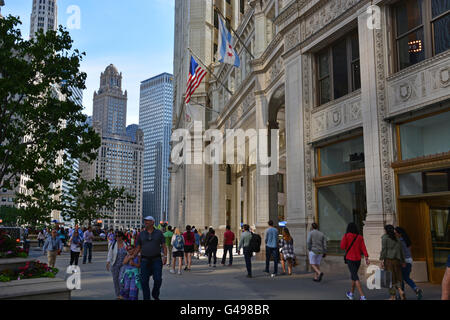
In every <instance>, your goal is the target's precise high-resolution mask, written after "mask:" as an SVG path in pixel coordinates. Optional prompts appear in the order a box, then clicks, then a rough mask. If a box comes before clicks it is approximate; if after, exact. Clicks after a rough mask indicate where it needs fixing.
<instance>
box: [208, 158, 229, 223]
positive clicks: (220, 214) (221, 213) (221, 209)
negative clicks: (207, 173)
mask: <svg viewBox="0 0 450 320" xmlns="http://www.w3.org/2000/svg"><path fill="white" fill-rule="evenodd" d="M225 169H226V168H225V165H222V164H221V165H219V164H214V165H212V188H211V189H212V191H211V197H212V201H211V208H212V214H211V225H212V227H213V228H214V229H219V227H220V226H221V225H224V224H225V219H226V218H225V210H226V203H225V200H226V192H225V191H226V190H225V187H226V186H225V182H226V170H225Z"/></svg>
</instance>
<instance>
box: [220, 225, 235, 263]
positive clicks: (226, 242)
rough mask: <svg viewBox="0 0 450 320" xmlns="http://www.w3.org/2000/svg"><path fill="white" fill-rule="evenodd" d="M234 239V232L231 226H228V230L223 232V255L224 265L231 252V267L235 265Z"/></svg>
mask: <svg viewBox="0 0 450 320" xmlns="http://www.w3.org/2000/svg"><path fill="white" fill-rule="evenodd" d="M233 241H234V233H233V231H231V227H230V226H229V225H228V226H226V231H225V233H224V234H223V256H222V265H223V266H224V265H225V262H226V260H227V253H229V254H230V259H229V264H228V266H229V267H231V266H232V265H233Z"/></svg>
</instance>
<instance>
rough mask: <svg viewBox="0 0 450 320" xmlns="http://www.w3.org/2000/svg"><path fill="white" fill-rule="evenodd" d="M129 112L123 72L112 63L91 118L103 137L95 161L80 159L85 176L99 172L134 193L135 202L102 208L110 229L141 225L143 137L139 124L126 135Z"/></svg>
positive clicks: (115, 184) (105, 72)
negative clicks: (110, 208)
mask: <svg viewBox="0 0 450 320" xmlns="http://www.w3.org/2000/svg"><path fill="white" fill-rule="evenodd" d="M126 114H127V92H126V91H125V93H123V92H122V74H121V73H119V72H118V71H117V69H116V67H114V66H113V65H112V64H111V65H109V66H108V67H107V68H106V70H105V71H104V72H103V73H102V74H101V77H100V89H99V90H98V91H97V92H95V93H94V115H93V117H92V120H91V119H88V121H92V126H93V128H94V130H96V132H97V133H98V134H99V135H100V136H101V137H102V145H101V147H100V148H99V149H98V157H97V159H96V160H95V161H94V163H92V164H87V163H85V162H81V163H80V170H81V175H82V177H83V178H84V179H88V180H89V179H94V178H95V177H96V176H98V177H100V178H102V179H106V180H108V181H109V182H110V183H111V186H112V187H118V188H121V187H124V188H125V190H126V192H127V193H128V194H129V195H131V196H133V197H134V201H133V202H132V203H126V202H124V201H122V200H118V201H116V206H115V209H114V210H106V209H102V210H101V212H102V213H104V214H106V215H108V216H110V217H111V218H110V219H104V220H103V226H104V227H105V228H108V229H109V228H114V229H130V228H132V229H137V228H140V227H142V169H143V165H142V163H143V153H144V138H143V133H142V130H139V129H138V128H135V129H136V130H134V131H133V133H134V136H133V137H131V136H128V135H127V132H126V126H125V125H126ZM131 128H133V126H130V129H131ZM131 131H132V130H131ZM130 134H131V133H130Z"/></svg>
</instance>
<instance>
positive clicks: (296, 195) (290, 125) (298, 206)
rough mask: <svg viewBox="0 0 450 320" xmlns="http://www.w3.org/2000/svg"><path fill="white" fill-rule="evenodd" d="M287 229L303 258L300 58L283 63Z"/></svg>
mask: <svg viewBox="0 0 450 320" xmlns="http://www.w3.org/2000/svg"><path fill="white" fill-rule="evenodd" d="M285 66H286V67H285V70H286V86H285V88H286V94H285V103H286V185H287V193H286V194H287V209H288V210H287V227H288V228H289V231H290V232H291V235H292V237H293V238H294V247H295V248H294V249H295V253H296V254H297V255H306V225H307V220H306V199H305V195H306V192H305V150H304V128H303V120H304V115H303V109H302V101H303V85H302V78H301V75H302V72H301V71H302V56H301V54H300V53H298V54H296V55H295V56H291V57H289V58H288V59H287V60H286V61H285Z"/></svg>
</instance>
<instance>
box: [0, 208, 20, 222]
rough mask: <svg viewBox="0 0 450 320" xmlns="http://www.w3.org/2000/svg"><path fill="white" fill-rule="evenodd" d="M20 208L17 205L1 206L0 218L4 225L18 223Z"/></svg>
mask: <svg viewBox="0 0 450 320" xmlns="http://www.w3.org/2000/svg"><path fill="white" fill-rule="evenodd" d="M20 214H21V212H20V209H18V208H16V207H8V206H0V219H1V220H2V223H1V225H2V226H16V225H17V224H18V220H19V216H20Z"/></svg>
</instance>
